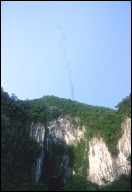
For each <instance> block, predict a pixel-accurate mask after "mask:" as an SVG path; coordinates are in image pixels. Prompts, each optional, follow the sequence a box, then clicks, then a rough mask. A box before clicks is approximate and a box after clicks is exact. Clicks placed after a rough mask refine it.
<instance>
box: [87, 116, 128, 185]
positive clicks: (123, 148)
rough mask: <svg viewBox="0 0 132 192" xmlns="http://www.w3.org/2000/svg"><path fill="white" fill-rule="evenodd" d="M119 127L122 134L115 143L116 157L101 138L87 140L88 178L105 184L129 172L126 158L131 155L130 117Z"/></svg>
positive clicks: (99, 183)
mask: <svg viewBox="0 0 132 192" xmlns="http://www.w3.org/2000/svg"><path fill="white" fill-rule="evenodd" d="M121 127H122V130H123V135H122V137H121V139H120V140H119V142H118V145H117V147H118V149H119V154H118V157H117V158H114V157H112V156H111V154H110V152H109V151H108V148H107V146H106V144H105V142H104V141H103V138H100V139H97V138H93V139H92V140H91V141H90V142H89V170H88V177H87V179H88V180H90V181H92V182H94V183H97V184H98V185H105V184H106V183H109V182H112V181H114V180H116V179H118V178H119V176H120V175H121V174H129V172H130V170H131V166H130V163H129V161H128V160H127V158H128V157H129V156H130V155H131V119H130V118H126V119H125V121H124V122H123V123H122V125H121Z"/></svg>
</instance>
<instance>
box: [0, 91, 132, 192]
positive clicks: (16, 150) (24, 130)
mask: <svg viewBox="0 0 132 192" xmlns="http://www.w3.org/2000/svg"><path fill="white" fill-rule="evenodd" d="M116 107H117V110H113V109H110V108H106V107H98V106H92V105H87V104H83V103H79V102H77V101H72V100H70V99H62V98H61V99H60V98H58V97H54V96H43V97H42V98H40V99H34V100H25V101H23V100H19V99H18V98H17V97H16V96H15V94H12V95H11V96H9V94H8V93H7V92H5V91H4V90H3V88H1V167H2V168H1V190H2V191H47V190H48V188H47V186H46V185H45V184H44V183H43V182H41V181H39V182H35V181H34V180H33V177H32V175H31V170H32V164H33V163H34V162H35V161H36V158H37V156H38V155H39V153H40V150H41V146H40V144H39V143H37V142H36V141H35V140H33V139H32V138H31V137H29V132H30V124H31V122H34V123H37V122H41V123H43V124H45V125H48V123H49V121H50V120H53V119H56V118H58V117H59V116H64V117H65V116H70V117H73V119H74V117H78V118H79V119H80V121H79V125H80V127H81V126H83V125H84V126H85V127H86V133H85V140H83V139H82V140H81V141H80V143H78V145H77V146H76V147H72V148H71V149H68V153H69V154H71V153H70V150H72V152H74V158H73V157H72V155H71V163H72V166H73V168H74V170H75V171H76V173H77V174H76V175H75V176H74V177H73V178H72V179H71V184H69V185H68V186H65V187H64V188H63V189H62V190H64V191H74V190H76V191H84V189H85V190H87V191H88V190H91V191H92V190H94V188H97V189H98V190H104V188H102V189H100V188H99V187H98V186H97V185H95V184H92V183H91V182H88V181H86V180H85V179H86V166H87V165H88V159H87V155H85V153H84V150H85V148H86V146H87V151H88V141H89V140H90V139H91V138H92V137H93V136H96V137H103V139H104V141H105V142H106V144H107V145H108V149H109V151H110V152H111V154H112V155H113V156H116V155H117V154H118V150H117V147H116V146H117V142H118V140H119V138H120V137H121V135H122V132H121V122H122V121H123V119H124V118H125V117H127V116H129V117H130V114H131V112H130V109H131V95H129V96H128V97H126V98H124V99H123V100H122V101H121V102H120V103H119V104H118V105H117V106H116ZM72 123H74V125H75V127H76V122H74V121H73V122H72ZM86 141H87V142H86ZM61 152H62V151H61ZM82 157H84V158H82ZM80 167H82V169H81V170H80V171H78V168H80ZM123 178H124V179H123ZM123 178H121V180H119V181H115V183H114V182H113V183H112V184H111V185H110V186H107V190H108V191H110V189H111V188H112V189H114V188H115V189H117V188H118V187H119V188H118V189H120V190H119V191H129V189H127V187H128V188H129V186H130V182H129V180H130V179H129V177H127V176H126V177H125V176H124V177H123ZM116 182H117V183H116ZM121 186H122V189H121Z"/></svg>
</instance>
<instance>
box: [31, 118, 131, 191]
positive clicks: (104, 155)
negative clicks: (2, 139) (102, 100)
mask: <svg viewBox="0 0 132 192" xmlns="http://www.w3.org/2000/svg"><path fill="white" fill-rule="evenodd" d="M78 122H79V119H77V118H75V119H74V123H73V119H71V118H70V117H68V116H67V117H59V118H58V119H56V120H53V121H50V122H49V124H48V125H47V126H44V125H43V124H40V123H39V124H33V123H32V125H31V129H30V136H31V137H33V138H34V139H35V140H37V141H38V142H40V143H41V146H42V151H41V153H40V156H39V157H38V159H37V160H36V165H34V170H33V172H34V177H35V180H36V181H38V180H39V179H40V178H42V179H44V180H45V181H46V182H48V183H49V184H50V183H52V184H53V185H57V184H58V185H60V186H62V185H66V184H67V183H68V182H69V179H70V177H71V176H72V174H73V172H74V170H72V167H71V165H70V159H69V155H68V150H69V147H70V146H72V145H74V146H76V145H77V143H79V141H80V139H81V138H84V133H85V127H84V126H83V127H80V126H79V123H78ZM122 130H123V135H122V138H121V139H120V140H119V142H118V146H117V147H118V149H119V154H118V156H117V158H115V157H112V156H111V153H110V152H109V151H108V148H107V146H106V144H105V142H104V141H103V138H96V137H94V138H92V139H91V141H90V142H89V152H88V160H89V168H88V171H87V180H90V181H92V182H94V183H97V184H98V185H105V184H107V183H109V182H112V181H114V180H116V179H118V178H119V176H120V175H121V174H128V173H129V172H130V169H131V167H130V164H129V161H128V160H127V158H128V157H129V156H130V155H131V136H130V133H131V119H130V118H126V119H125V121H124V122H123V123H122ZM86 151H87V150H85V152H86ZM40 176H41V177H40ZM57 187H58V186H56V188H57ZM51 189H52V188H51Z"/></svg>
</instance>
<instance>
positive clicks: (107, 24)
mask: <svg viewBox="0 0 132 192" xmlns="http://www.w3.org/2000/svg"><path fill="white" fill-rule="evenodd" d="M1 5H2V7H1V11H2V13H1V63H2V64H1V86H2V87H3V89H4V91H6V92H8V93H9V95H11V94H12V93H14V94H15V95H16V96H17V97H18V98H19V99H22V100H26V99H36V98H41V97H43V96H44V95H54V96H57V97H60V98H67V99H72V100H76V101H79V102H82V103H86V104H90V105H96V106H104V107H109V108H113V109H114V107H115V106H116V105H117V104H118V103H119V102H120V101H121V100H122V99H123V98H125V97H126V96H128V95H129V94H130V92H131V64H130V63H131V43H130V42H131V39H130V37H131V24H130V23H131V19H130V18H131V8H130V1H1Z"/></svg>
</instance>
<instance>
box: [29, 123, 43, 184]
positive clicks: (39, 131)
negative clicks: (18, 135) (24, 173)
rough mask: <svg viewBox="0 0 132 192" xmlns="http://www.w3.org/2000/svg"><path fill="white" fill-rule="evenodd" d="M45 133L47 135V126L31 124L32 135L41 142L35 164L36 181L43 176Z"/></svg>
mask: <svg viewBox="0 0 132 192" xmlns="http://www.w3.org/2000/svg"><path fill="white" fill-rule="evenodd" d="M44 135H45V127H44V126H43V125H42V124H41V123H37V124H34V123H32V124H31V128H30V137H33V138H34V139H35V140H36V141H37V142H39V143H40V144H41V147H42V149H41V152H40V155H39V157H38V158H37V161H36V164H35V165H33V176H34V178H35V181H38V180H39V178H40V176H41V171H42V165H43V159H44V149H43V148H44Z"/></svg>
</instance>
